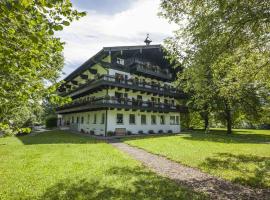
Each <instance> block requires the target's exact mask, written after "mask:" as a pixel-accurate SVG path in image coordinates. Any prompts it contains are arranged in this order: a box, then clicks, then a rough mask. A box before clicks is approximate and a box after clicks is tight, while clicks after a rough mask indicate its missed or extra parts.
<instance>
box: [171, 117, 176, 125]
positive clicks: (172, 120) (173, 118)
mask: <svg viewBox="0 0 270 200" xmlns="http://www.w3.org/2000/svg"><path fill="white" fill-rule="evenodd" d="M174 124H175V116H170V125H174Z"/></svg>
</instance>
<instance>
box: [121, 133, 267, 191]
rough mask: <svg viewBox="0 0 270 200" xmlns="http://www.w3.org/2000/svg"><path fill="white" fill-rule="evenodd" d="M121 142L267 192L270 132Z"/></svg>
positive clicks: (179, 136) (214, 134)
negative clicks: (264, 189) (265, 189)
mask: <svg viewBox="0 0 270 200" xmlns="http://www.w3.org/2000/svg"><path fill="white" fill-rule="evenodd" d="M124 141H125V142H126V143H128V144H130V145H132V146H137V147H139V148H143V149H145V150H147V151H149V152H151V153H154V154H158V155H163V156H165V157H167V158H169V159H171V160H174V161H177V162H179V163H182V164H184V165H187V166H191V167H195V168H199V169H201V170H202V171H204V172H207V173H210V174H212V175H215V176H218V177H221V178H224V179H227V180H230V181H232V182H236V183H240V184H243V185H249V186H251V187H255V188H270V131H269V130H234V132H233V134H232V135H230V136H228V135H226V132H225V131H224V130H218V129H216V130H211V132H210V133H209V134H204V133H203V132H202V131H194V132H191V133H185V134H178V135H173V136H161V137H158V136H146V137H145V138H126V139H124Z"/></svg>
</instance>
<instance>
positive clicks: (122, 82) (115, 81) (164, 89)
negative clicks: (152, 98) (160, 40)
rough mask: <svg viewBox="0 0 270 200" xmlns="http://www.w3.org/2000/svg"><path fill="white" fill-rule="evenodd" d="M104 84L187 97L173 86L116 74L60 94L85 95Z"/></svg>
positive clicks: (162, 94) (161, 94) (163, 94)
mask: <svg viewBox="0 0 270 200" xmlns="http://www.w3.org/2000/svg"><path fill="white" fill-rule="evenodd" d="M104 86H110V87H119V88H125V89H128V90H129V89H130V90H134V91H141V92H142V93H143V92H146V93H149V94H156V95H160V96H169V97H175V98H186V95H185V94H184V93H183V92H182V91H180V90H177V89H175V88H173V87H171V86H160V85H158V84H151V83H147V82H140V81H138V80H132V79H129V80H127V79H121V78H117V77H115V76H110V75H103V76H101V77H99V78H98V79H95V80H90V81H88V82H86V83H85V84H83V85H81V86H79V87H77V88H76V89H74V90H72V91H69V92H62V93H60V95H62V96H67V95H69V96H71V97H74V98H76V97H80V96H84V95H86V94H88V93H90V92H91V91H94V90H97V89H99V88H103V87H104Z"/></svg>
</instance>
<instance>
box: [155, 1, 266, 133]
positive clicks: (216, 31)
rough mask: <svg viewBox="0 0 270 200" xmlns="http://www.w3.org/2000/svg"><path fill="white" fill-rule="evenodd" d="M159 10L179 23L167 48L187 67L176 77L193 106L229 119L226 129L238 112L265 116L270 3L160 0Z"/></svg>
mask: <svg viewBox="0 0 270 200" xmlns="http://www.w3.org/2000/svg"><path fill="white" fill-rule="evenodd" d="M161 9H162V10H161V13H160V14H161V15H162V16H164V17H165V18H167V19H168V20H169V21H172V22H175V23H177V24H178V25H179V29H178V30H177V31H176V32H175V35H174V37H171V38H169V39H168V40H167V41H166V47H167V49H168V51H169V52H170V57H171V58H172V59H174V60H177V61H178V62H180V66H181V67H182V68H183V70H182V71H183V73H181V74H179V76H178V77H179V79H178V81H179V83H180V84H179V85H180V86H181V87H182V88H183V89H184V90H185V91H186V92H188V93H189V94H191V101H190V102H192V105H193V106H192V108H193V109H194V108H195V109H199V110H200V112H202V113H204V114H205V113H206V114H208V113H210V112H211V113H213V114H214V115H215V117H216V118H219V119H221V120H222V121H226V124H227V128H228V133H230V132H231V125H232V121H233V118H234V117H235V116H237V115H239V113H241V114H242V115H245V118H247V119H252V118H253V119H259V118H260V117H262V113H263V110H265V109H266V108H269V94H270V73H269V71H270V63H269V62H270V61H269V56H270V51H269V48H270V46H269V44H270V43H269V39H270V38H269V36H270V35H269V32H270V12H269V10H270V2H269V1H255V0H243V1H238V0H230V1H225V0H224V1H223V0H210V1H208V0H207V1H206V0H192V1H189V0H162V1H161ZM206 111H207V112H206ZM204 116H205V115H204Z"/></svg>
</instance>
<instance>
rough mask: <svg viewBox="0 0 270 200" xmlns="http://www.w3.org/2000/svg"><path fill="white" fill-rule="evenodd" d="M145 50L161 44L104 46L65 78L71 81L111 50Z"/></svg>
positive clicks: (158, 46) (159, 46) (159, 47)
mask: <svg viewBox="0 0 270 200" xmlns="http://www.w3.org/2000/svg"><path fill="white" fill-rule="evenodd" d="M140 49H141V50H143V49H161V45H160V44H157V45H137V46H115V47H103V48H102V49H101V50H100V51H99V52H98V53H96V54H95V55H94V56H92V57H91V58H89V59H88V60H87V61H86V62H84V63H83V64H82V65H81V66H80V67H78V68H77V69H75V70H74V71H73V72H71V73H70V74H69V75H68V76H67V77H66V78H65V79H64V80H65V81H70V80H72V79H73V78H75V77H76V76H78V75H79V74H80V73H81V72H82V71H85V70H86V69H88V68H89V67H91V66H93V65H94V64H96V63H97V62H99V60H101V59H103V58H104V57H106V56H107V55H109V52H114V51H128V50H140Z"/></svg>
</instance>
